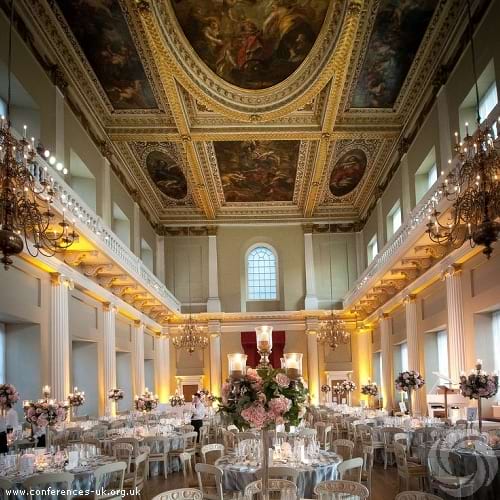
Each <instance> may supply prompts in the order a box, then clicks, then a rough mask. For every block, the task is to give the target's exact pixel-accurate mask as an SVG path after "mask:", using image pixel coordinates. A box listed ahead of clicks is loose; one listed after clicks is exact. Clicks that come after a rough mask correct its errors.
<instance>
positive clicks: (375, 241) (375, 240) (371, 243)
mask: <svg viewBox="0 0 500 500" xmlns="http://www.w3.org/2000/svg"><path fill="white" fill-rule="evenodd" d="M374 245H377V253H375V254H374V255H372V256H371V257H372V258H371V259H370V254H372V253H373V252H369V250H370V249H371V248H373V246H374ZM377 255H378V238H377V233H375V234H374V235H373V236H372V237H371V238H370V241H369V242H368V245H366V260H367V265H368V266H369V265H370V264H371V263H372V262H373V261H374V260H375V257H376V256H377Z"/></svg>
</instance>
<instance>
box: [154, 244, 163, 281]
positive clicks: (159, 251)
mask: <svg viewBox="0 0 500 500" xmlns="http://www.w3.org/2000/svg"><path fill="white" fill-rule="evenodd" d="M155 255H156V266H155V269H156V277H157V278H158V279H159V280H160V281H161V282H162V283H165V236H161V235H159V234H157V235H156V254H155Z"/></svg>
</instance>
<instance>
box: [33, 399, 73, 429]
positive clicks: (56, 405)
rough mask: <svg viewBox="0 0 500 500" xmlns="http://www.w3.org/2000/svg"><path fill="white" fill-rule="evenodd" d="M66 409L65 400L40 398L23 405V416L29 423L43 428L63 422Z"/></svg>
mask: <svg viewBox="0 0 500 500" xmlns="http://www.w3.org/2000/svg"><path fill="white" fill-rule="evenodd" d="M67 411H68V407H67V404H66V402H62V401H54V400H52V399H49V400H47V399H41V400H39V401H30V402H29V403H28V404H27V405H26V406H25V407H24V417H25V419H26V422H28V423H29V424H32V425H35V426H37V427H42V428H43V427H47V426H48V425H50V426H52V425H56V424H59V423H61V422H64V420H66V414H67Z"/></svg>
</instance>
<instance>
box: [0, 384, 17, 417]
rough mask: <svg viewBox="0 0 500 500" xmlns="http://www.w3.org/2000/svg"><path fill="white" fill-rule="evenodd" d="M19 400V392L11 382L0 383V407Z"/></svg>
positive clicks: (2, 407) (4, 407)
mask: <svg viewBox="0 0 500 500" xmlns="http://www.w3.org/2000/svg"><path fill="white" fill-rule="evenodd" d="M18 401H19V393H18V392H17V390H16V388H15V387H14V386H13V385H12V384H0V409H1V410H2V411H4V410H6V409H7V405H8V404H10V405H11V406H13V405H14V404H16V403H17V402H18Z"/></svg>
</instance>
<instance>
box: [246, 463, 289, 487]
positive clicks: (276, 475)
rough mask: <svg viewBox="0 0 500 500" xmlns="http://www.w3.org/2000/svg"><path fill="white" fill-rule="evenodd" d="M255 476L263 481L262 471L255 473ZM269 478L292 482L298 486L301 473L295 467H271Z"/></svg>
mask: <svg viewBox="0 0 500 500" xmlns="http://www.w3.org/2000/svg"><path fill="white" fill-rule="evenodd" d="M255 475H256V476H257V478H258V479H262V469H258V470H257V471H256V472H255ZM269 477H270V478H272V479H286V480H287V481H291V482H292V483H294V484H297V481H298V479H299V471H298V469H295V468H294V467H286V466H280V467H278V466H272V467H269Z"/></svg>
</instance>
